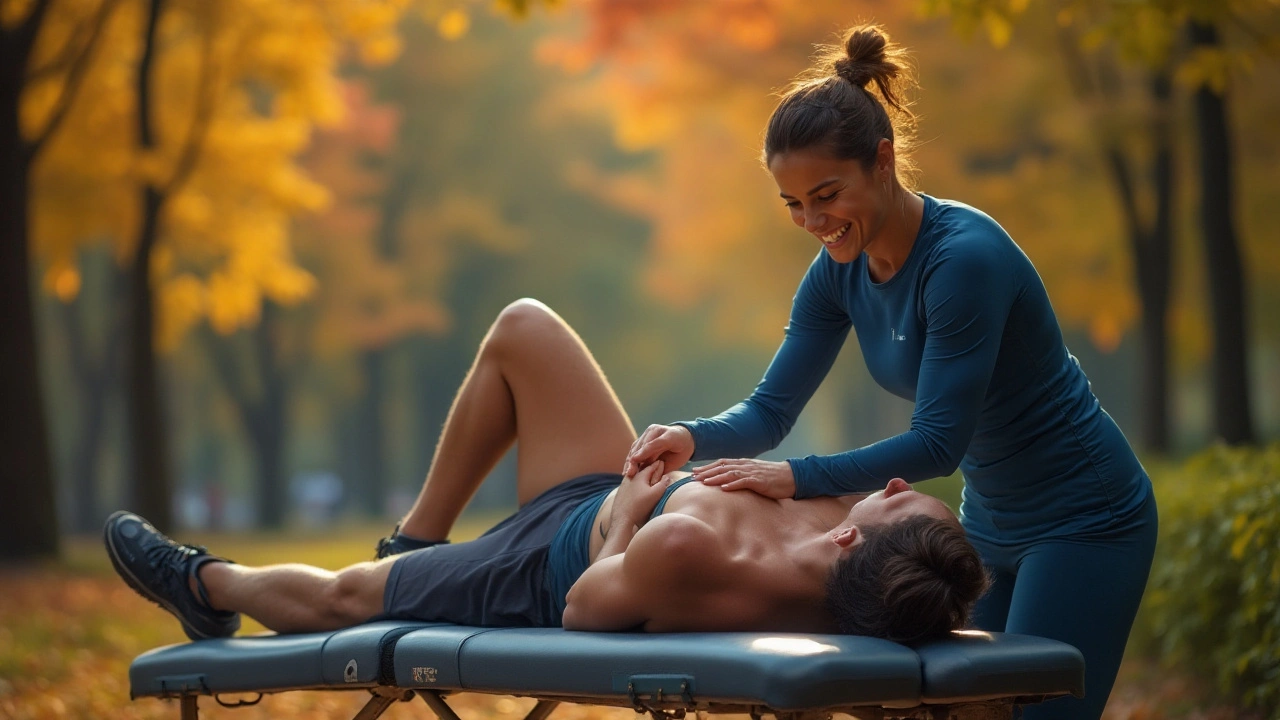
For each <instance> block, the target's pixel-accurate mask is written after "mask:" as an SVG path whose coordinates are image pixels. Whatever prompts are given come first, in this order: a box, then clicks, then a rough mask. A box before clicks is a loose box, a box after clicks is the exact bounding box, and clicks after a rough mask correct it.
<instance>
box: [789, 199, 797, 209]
mask: <svg viewBox="0 0 1280 720" xmlns="http://www.w3.org/2000/svg"><path fill="white" fill-rule="evenodd" d="M787 207H789V208H792V209H795V208H798V207H800V203H799V202H797V201H795V200H792V201H790V202H788V203H787Z"/></svg>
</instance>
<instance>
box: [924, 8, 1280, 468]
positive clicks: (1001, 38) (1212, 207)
mask: <svg viewBox="0 0 1280 720" xmlns="http://www.w3.org/2000/svg"><path fill="white" fill-rule="evenodd" d="M1027 5H1028V3H1027V2H1025V0H992V1H990V2H985V1H984V2H968V1H965V2H957V1H953V0H927V1H926V2H925V7H927V8H929V9H930V10H931V11H932V12H945V13H949V14H950V15H951V16H952V17H953V18H954V20H955V23H956V25H957V27H958V28H959V29H960V30H961V31H962V32H971V31H972V30H973V29H975V28H977V27H986V28H987V29H988V30H989V31H990V32H991V37H992V39H993V40H994V41H996V42H997V44H1003V43H1004V42H1006V41H1007V39H1008V36H1009V34H1010V32H1011V30H1012V27H1013V24H1014V22H1015V21H1016V20H1017V19H1019V17H1020V16H1022V15H1023V14H1024V12H1025V11H1026V9H1027ZM1052 7H1054V8H1055V9H1056V19H1057V22H1058V24H1059V26H1060V27H1061V31H1060V34H1061V35H1062V36H1063V38H1064V42H1063V43H1062V45H1061V47H1062V49H1063V54H1064V57H1065V59H1066V61H1067V62H1066V65H1067V68H1068V72H1069V73H1070V74H1071V76H1072V80H1073V84H1074V85H1075V86H1076V88H1077V91H1078V94H1079V95H1081V97H1082V99H1085V100H1090V99H1092V98H1098V99H1102V100H1105V101H1107V102H1110V103H1115V102H1117V101H1119V100H1120V96H1119V94H1118V93H1117V92H1116V91H1117V90H1118V89H1119V88H1118V85H1117V82H1116V79H1117V78H1118V77H1120V75H1121V73H1120V71H1119V70H1118V69H1117V68H1116V67H1115V66H1114V64H1113V63H1111V62H1110V60H1109V58H1108V56H1107V54H1108V53H1115V54H1116V55H1118V57H1119V58H1120V60H1121V61H1123V62H1125V63H1127V64H1128V65H1130V66H1136V67H1139V68H1143V69H1144V71H1145V73H1146V74H1147V76H1148V77H1147V80H1146V83H1145V84H1146V86H1147V88H1146V92H1147V93H1148V95H1149V97H1150V98H1151V100H1152V103H1151V104H1152V106H1153V111H1152V112H1151V114H1150V119H1149V120H1148V122H1147V123H1146V127H1145V128H1144V130H1146V134H1147V136H1148V138H1150V139H1151V140H1152V141H1153V142H1154V143H1155V148H1154V150H1153V151H1152V152H1151V155H1152V157H1153V160H1152V161H1151V163H1150V165H1151V171H1150V174H1149V178H1150V179H1149V183H1150V186H1151V188H1152V189H1151V191H1150V194H1151V195H1152V196H1153V198H1154V200H1153V201H1152V202H1148V203H1145V204H1146V205H1148V206H1153V207H1154V214H1153V217H1152V219H1151V220H1149V221H1147V222H1143V221H1142V220H1141V212H1140V207H1141V206H1142V205H1143V204H1144V203H1142V202H1141V198H1139V197H1138V196H1139V194H1140V193H1139V192H1138V183H1136V182H1135V179H1136V178H1135V177H1134V173H1133V171H1132V169H1131V168H1132V164H1133V163H1132V162H1131V161H1130V160H1128V159H1127V157H1126V156H1127V155H1130V154H1131V152H1130V150H1129V147H1131V146H1132V145H1133V144H1135V143H1134V138H1133V137H1131V136H1130V137H1116V135H1115V134H1114V133H1107V132H1105V129H1103V131H1102V132H1099V134H1098V136H1099V141H1100V144H1101V146H1102V148H1103V152H1104V155H1105V156H1106V157H1107V162H1108V164H1109V166H1110V168H1111V172H1112V179H1113V183H1114V186H1115V188H1116V192H1117V195H1118V197H1119V199H1120V202H1121V205H1122V207H1123V208H1124V213H1125V217H1126V220H1127V225H1128V228H1129V235H1130V242H1131V246H1132V248H1133V253H1134V258H1135V270H1136V272H1137V274H1136V278H1137V284H1138V287H1139V288H1140V291H1141V295H1142V298H1143V301H1144V302H1143V304H1144V319H1143V324H1142V329H1143V344H1144V350H1143V360H1144V363H1143V373H1142V388H1143V391H1142V395H1143V405H1144V423H1143V426H1144V431H1145V432H1144V436H1145V439H1146V440H1147V441H1148V443H1149V444H1151V445H1152V447H1153V449H1157V450H1164V449H1167V446H1168V424H1167V420H1163V419H1162V418H1163V416H1164V414H1166V413H1167V409H1168V400H1167V397H1166V396H1167V383H1168V358H1167V346H1168V333H1167V320H1166V316H1165V313H1166V309H1167V307H1168V299H1169V275H1170V268H1171V261H1172V257H1171V252H1170V246H1171V217H1170V216H1171V208H1170V204H1171V202H1172V198H1173V197H1174V195H1175V193H1174V187H1173V185H1174V180H1173V167H1174V162H1173V156H1174V143H1173V139H1172V130H1171V125H1172V124H1173V120H1172V118H1171V111H1170V97H1171V95H1172V91H1173V78H1174V76H1175V75H1176V76H1177V77H1178V78H1180V79H1181V80H1182V81H1183V84H1184V85H1186V86H1188V87H1190V88H1191V91H1192V94H1193V103H1194V115H1195V123H1194V127H1195V137H1196V140H1197V141H1196V143H1195V150H1196V156H1197V161H1198V173H1197V176H1198V177H1197V179H1198V181H1199V182H1198V188H1199V195H1200V226H1201V233H1200V234H1201V243H1202V248H1203V253H1204V258H1205V265H1206V271H1207V276H1208V285H1209V306H1210V309H1211V312H1210V317H1211V321H1210V325H1211V328H1212V335H1213V359H1212V362H1211V373H1210V374H1211V378H1212V393H1211V395H1212V397H1213V408H1214V410H1213V429H1214V432H1215V434H1216V435H1217V436H1218V437H1220V438H1222V439H1223V440H1225V441H1227V442H1229V443H1247V442H1253V441H1254V439H1255V437H1256V435H1255V432H1254V429H1253V420H1252V414H1251V411H1250V397H1249V369H1248V362H1247V360H1248V352H1247V350H1248V335H1249V333H1248V323H1247V312H1246V302H1245V299H1246V297H1247V295H1248V293H1247V288H1248V282H1247V279H1246V276H1245V272H1244V268H1243V264H1242V262H1241V251H1240V242H1239V239H1238V236H1237V234H1236V230H1235V224H1236V223H1235V220H1234V212H1235V211H1234V204H1235V202H1236V199H1235V193H1234V190H1233V188H1234V178H1233V176H1232V173H1233V167H1232V166H1233V160H1232V154H1233V149H1232V143H1231V137H1230V135H1231V133H1230V130H1229V126H1228V123H1227V118H1226V92H1227V88H1228V86H1229V78H1230V76H1231V74H1232V73H1233V72H1238V71H1239V70H1240V69H1241V68H1242V67H1248V66H1249V65H1250V64H1251V63H1252V61H1253V59H1254V58H1255V57H1257V56H1258V54H1259V51H1263V50H1269V49H1271V48H1272V47H1273V46H1274V45H1275V43H1276V41H1275V39H1274V37H1269V36H1268V35H1267V33H1268V32H1272V33H1274V31H1275V24H1276V20H1277V16H1278V14H1277V13H1276V12H1275V9H1274V6H1273V5H1271V6H1269V5H1268V4H1267V3H1257V2H1251V1H1250V0H1240V1H1238V2H1224V3H1203V2H1195V1H1194V0H1186V1H1180V2H1110V1H1107V0H1065V1H1063V2H1059V3H1056V4H1053V5H1052ZM1226 25H1231V26H1234V27H1236V28H1238V30H1239V31H1240V32H1239V34H1240V35H1242V37H1243V38H1244V39H1243V40H1242V42H1241V43H1239V44H1238V45H1237V46H1236V47H1233V48H1227V47H1226V46H1225V45H1224V43H1223V42H1222V40H1221V29H1222V28H1223V27H1224V26H1226ZM1086 55H1089V56H1091V59H1086ZM1090 62H1094V63H1096V70H1097V71H1096V72H1094V73H1092V77H1091V73H1090V72H1089V68H1088V65H1089V63H1090Z"/></svg>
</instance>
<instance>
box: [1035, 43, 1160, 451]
mask: <svg viewBox="0 0 1280 720" xmlns="http://www.w3.org/2000/svg"><path fill="white" fill-rule="evenodd" d="M1057 37H1058V44H1059V48H1060V49H1061V51H1062V58H1063V60H1064V61H1065V63H1066V66H1065V69H1066V72H1067V79H1068V80H1069V81H1070V83H1071V86H1072V90H1073V91H1074V92H1075V94H1076V97H1077V98H1079V99H1080V101H1081V102H1083V103H1086V104H1100V105H1102V106H1105V107H1113V106H1115V105H1116V104H1118V102H1119V101H1120V99H1121V96H1122V94H1123V93H1124V92H1125V88H1124V87H1123V84H1122V79H1121V77H1122V76H1121V73H1120V72H1119V71H1118V68H1116V66H1115V65H1114V60H1113V59H1112V58H1110V57H1109V56H1105V55H1099V56H1097V58H1096V60H1095V61H1094V62H1089V61H1088V60H1087V59H1086V58H1085V56H1084V54H1083V53H1081V52H1080V41H1079V38H1078V37H1077V36H1076V34H1075V33H1074V32H1071V31H1070V30H1069V29H1066V28H1061V29H1059V31H1058V34H1057ZM1148 89H1149V92H1150V94H1151V100H1152V105H1153V107H1152V114H1151V115H1150V117H1149V119H1148V121H1147V123H1146V125H1147V127H1146V131H1147V133H1148V134H1149V135H1150V137H1151V139H1152V141H1153V142H1154V143H1155V148H1154V158H1153V161H1152V164H1151V170H1150V173H1149V175H1145V177H1148V179H1149V184H1146V183H1141V182H1140V178H1142V177H1144V175H1142V174H1139V173H1135V172H1134V170H1133V166H1134V161H1133V153H1132V151H1131V150H1130V148H1129V143H1128V142H1127V140H1126V139H1125V138H1120V137H1117V136H1116V135H1115V133H1114V130H1113V129H1111V128H1108V127H1107V126H1106V125H1105V124H1101V125H1100V126H1099V127H1095V129H1094V132H1095V134H1096V135H1097V137H1098V138H1099V140H1100V145H1101V147H1102V154H1103V156H1104V158H1105V160H1106V165H1107V170H1108V172H1109V173H1110V175H1111V181H1112V185H1113V187H1114V188H1115V191H1116V195H1117V197H1118V200H1119V204H1120V211H1121V214H1122V216H1123V218H1124V222H1125V232H1126V234H1127V235H1128V238H1129V247H1130V249H1131V250H1132V252H1133V260H1134V262H1133V265H1134V281H1135V284H1136V286H1137V290H1138V300H1139V303H1140V305H1141V308H1142V319H1141V321H1140V324H1139V326H1138V332H1139V336H1140V340H1141V344H1142V349H1141V352H1140V354H1139V363H1140V368H1139V372H1138V374H1139V377H1140V380H1139V382H1138V417H1139V443H1140V444H1141V445H1142V446H1143V447H1144V448H1146V449H1148V450H1151V451H1153V452H1160V453H1165V452H1168V450H1169V438H1170V422H1169V329H1168V328H1169V324H1168V323H1169V321H1168V317H1169V290H1170V284H1171V276H1172V268H1173V199H1174V194H1175V193H1174V176H1173V168H1174V162H1173V147H1174V141H1173V132H1172V109H1171V96H1172V68H1171V67H1164V68H1160V69H1157V70H1155V71H1154V72H1153V73H1152V74H1151V76H1150V77H1149V79H1148ZM1140 197H1150V198H1151V200H1152V202H1151V205H1152V206H1153V208H1154V214H1153V216H1151V217H1144V216H1143V213H1142V212H1141V207H1142V206H1143V203H1142V202H1141V201H1140V199H1139V198H1140Z"/></svg>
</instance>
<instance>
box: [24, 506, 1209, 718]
mask: <svg viewBox="0 0 1280 720" xmlns="http://www.w3.org/2000/svg"><path fill="white" fill-rule="evenodd" d="M465 529H466V530H470V531H472V532H474V531H475V529H476V527H475V526H471V527H468V528H465ZM381 531H385V528H376V529H375V528H349V529H346V530H344V531H342V532H340V533H336V534H331V533H327V534H324V535H314V536H298V535H290V536H271V535H236V536H225V537H209V538H199V537H197V538H193V540H194V541H197V542H202V541H207V544H208V545H209V546H210V547H211V548H212V549H213V550H214V551H215V552H218V553H220V554H224V555H226V556H227V557H232V558H235V559H236V560H239V561H241V562H246V563H269V562H278V561H300V562H309V563H313V564H316V565H320V566H322V567H330V568H337V567H342V566H344V565H346V564H349V563H352V562H357V561H359V560H363V559H367V558H368V556H369V555H370V552H371V549H372V547H373V540H374V539H375V538H376V537H377V536H378V533H379V532H381ZM460 534H461V535H464V536H465V534H466V533H465V532H464V533H460ZM64 555H65V559H64V560H63V561H62V562H60V563H58V564H54V565H48V566H44V567H35V568H26V569H18V570H15V569H5V570H0V718H4V719H12V720H36V719H41V720H43V719H45V718H165V719H166V720H172V719H174V718H177V716H178V708H177V705H176V703H173V702H169V701H162V700H155V699H141V700H138V701H135V702H131V701H130V700H129V681H128V668H129V663H130V661H131V660H132V659H133V658H134V657H135V656H136V655H138V654H139V653H142V652H144V651H146V650H149V649H151V648H154V647H157V646H159V645H166V644H170V643H176V642H183V641H185V637H184V636H183V635H182V631H181V629H180V628H179V627H178V624H177V622H175V621H173V620H172V619H171V618H170V616H169V615H167V614H166V613H164V612H162V611H161V610H159V609H157V608H156V607H155V606H154V605H152V604H150V603H148V602H146V601H145V600H143V599H142V598H140V597H138V596H137V595H136V594H134V592H133V591H132V590H130V589H129V588H128V587H126V586H125V584H124V583H123V582H121V581H120V580H118V579H117V578H116V577H115V575H114V573H113V572H112V570H111V567H110V564H109V563H108V561H107V559H106V556H105V555H104V554H103V553H102V550H101V546H100V545H99V544H98V542H97V541H95V540H88V539H86V540H76V541H71V542H69V543H68V545H67V547H66V548H65V552H64ZM261 630H262V628H261V627H260V626H257V625H256V624H254V623H252V622H249V621H246V623H245V626H244V629H243V630H242V632H248V633H252V632H260V631H261ZM1199 697H1200V694H1199V693H1198V692H1197V691H1196V690H1195V686H1194V684H1193V683H1187V682H1185V679H1181V678H1170V677H1168V675H1167V674H1166V673H1161V672H1158V671H1156V670H1155V669H1153V668H1150V667H1148V666H1146V665H1144V664H1141V663H1129V664H1127V665H1126V667H1125V670H1124V672H1123V673H1122V675H1121V679H1120V683H1119V684H1118V686H1117V688H1116V692H1115V693H1113V695H1112V702H1111V705H1110V707H1109V708H1108V714H1107V717H1108V718H1110V719H1111V720H1127V719H1129V718H1132V719H1134V720H1156V719H1158V718H1177V717H1194V718H1208V719H1211V720H1217V719H1218V718H1222V719H1223V720H1225V719H1226V718H1229V717H1234V715H1233V714H1232V713H1231V712H1229V711H1228V710H1226V709H1202V708H1201V707H1200V704H1199V702H1198V698H1199ZM247 699H252V696H249V697H248V698H247ZM367 699H368V694H367V693H366V692H364V691H358V692H346V693H343V692H294V693H285V694H283V695H271V696H267V697H265V698H264V699H263V700H262V702H261V703H260V704H258V705H256V706H254V707H249V708H239V709H235V710H231V709H225V708H221V707H218V706H217V705H216V704H215V703H214V702H213V700H212V699H210V698H202V699H201V701H200V707H201V717H202V718H210V719H211V720H215V719H216V718H233V719H236V720H255V719H258V718H309V719H315V720H319V719H325V720H328V719H330V718H332V719H337V718H342V719H344V720H345V719H346V718H350V717H352V716H353V715H355V713H356V711H357V710H358V709H359V707H360V706H361V705H363V704H364V702H365V701H366V700H367ZM451 702H452V704H453V705H454V706H455V707H456V708H457V709H458V710H459V714H460V715H461V716H462V717H463V719H464V720H519V718H521V717H522V716H523V715H524V713H525V711H527V710H528V708H529V707H531V706H532V701H530V700H524V699H514V698H506V697H492V696H480V695H461V696H457V697H456V698H454V699H453V700H451ZM383 717H385V718H392V719H407V718H430V717H432V715H431V713H430V711H429V710H428V709H427V707H426V706H425V704H423V703H422V702H421V701H414V702H411V703H398V704H396V705H395V706H393V707H392V708H391V709H390V710H389V711H388V712H387V713H386V714H385V715H384V716H383ZM553 718H555V719H556V720H632V718H634V715H633V714H632V713H631V711H629V710H620V709H606V708H596V707H586V706H562V707H561V708H560V709H558V710H557V711H556V713H555V715H553Z"/></svg>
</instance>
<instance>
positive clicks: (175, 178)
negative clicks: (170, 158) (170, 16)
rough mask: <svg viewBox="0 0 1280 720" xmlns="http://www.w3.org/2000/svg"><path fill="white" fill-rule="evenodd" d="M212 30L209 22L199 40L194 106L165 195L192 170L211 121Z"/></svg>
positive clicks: (212, 90)
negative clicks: (198, 62) (197, 76)
mask: <svg viewBox="0 0 1280 720" xmlns="http://www.w3.org/2000/svg"><path fill="white" fill-rule="evenodd" d="M214 32H215V28H214V27H213V23H212V21H211V22H210V26H209V27H208V28H206V30H205V34H204V39H203V41H202V42H201V49H200V80H199V82H198V83H197V90H196V107H195V110H194V115H193V116H192V118H191V130H190V131H189V132H188V133H187V140H186V143H184V144H183V147H182V153H181V155H180V156H179V157H178V164H177V165H176V166H174V170H173V175H172V176H171V177H170V178H169V182H168V183H166V184H165V186H164V188H163V190H162V191H161V193H162V194H163V195H165V196H166V197H168V196H169V195H170V194H171V193H173V192H176V191H177V189H178V188H180V187H181V186H182V184H183V183H184V182H186V180H187V178H188V177H190V175H191V173H192V171H194V170H195V166H196V161H197V160H198V159H199V158H200V151H201V150H202V149H203V147H204V141H205V138H207V137H208V134H209V125H210V124H211V122H212V120H213V107H214V98H215V96H216V94H217V91H216V88H217V84H216V83H215V82H214V60H213V36H214Z"/></svg>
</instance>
